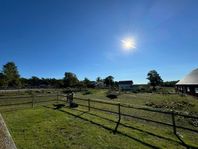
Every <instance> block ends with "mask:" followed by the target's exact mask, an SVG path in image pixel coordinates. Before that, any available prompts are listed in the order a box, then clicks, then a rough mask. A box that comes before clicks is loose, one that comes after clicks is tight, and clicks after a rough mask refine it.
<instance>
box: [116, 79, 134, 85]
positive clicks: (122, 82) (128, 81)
mask: <svg viewBox="0 0 198 149" xmlns="http://www.w3.org/2000/svg"><path fill="white" fill-rule="evenodd" d="M118 84H130V85H131V84H133V81H132V80H127V81H119V82H118Z"/></svg>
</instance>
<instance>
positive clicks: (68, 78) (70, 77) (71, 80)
mask: <svg viewBox="0 0 198 149" xmlns="http://www.w3.org/2000/svg"><path fill="white" fill-rule="evenodd" d="M78 82H79V81H78V78H77V77H76V75H75V74H74V73H72V72H65V77H64V78H63V83H64V87H73V86H76V85H77V84H78Z"/></svg>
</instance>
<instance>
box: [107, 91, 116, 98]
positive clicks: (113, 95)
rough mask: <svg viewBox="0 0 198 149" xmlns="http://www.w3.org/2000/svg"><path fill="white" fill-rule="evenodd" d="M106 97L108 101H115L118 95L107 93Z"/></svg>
mask: <svg viewBox="0 0 198 149" xmlns="http://www.w3.org/2000/svg"><path fill="white" fill-rule="evenodd" d="M106 97H108V98H110V99H115V98H117V97H118V93H116V92H108V93H107V95H106Z"/></svg>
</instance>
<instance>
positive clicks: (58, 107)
mask: <svg viewBox="0 0 198 149" xmlns="http://www.w3.org/2000/svg"><path fill="white" fill-rule="evenodd" d="M53 106H54V107H55V108H54V109H55V110H57V109H60V108H62V107H64V106H65V105H64V104H53Z"/></svg>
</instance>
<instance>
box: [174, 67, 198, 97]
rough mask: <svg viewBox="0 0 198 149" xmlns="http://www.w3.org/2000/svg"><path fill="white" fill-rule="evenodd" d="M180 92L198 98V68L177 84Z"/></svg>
mask: <svg viewBox="0 0 198 149" xmlns="http://www.w3.org/2000/svg"><path fill="white" fill-rule="evenodd" d="M176 90H177V91H178V92H182V93H186V94H190V95H193V96H198V68H197V69H195V70H193V71H192V72H191V73H189V74H188V75H187V76H186V77H185V78H184V79H182V80H180V81H179V82H178V83H176Z"/></svg>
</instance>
